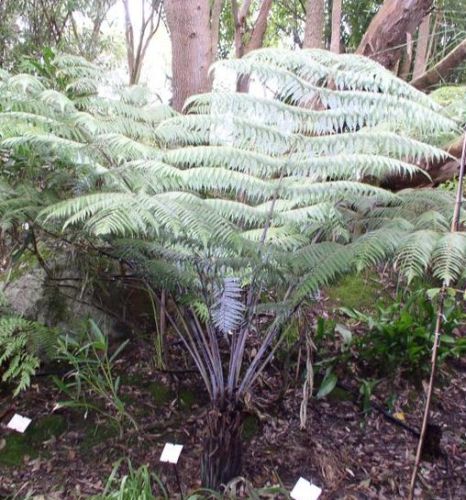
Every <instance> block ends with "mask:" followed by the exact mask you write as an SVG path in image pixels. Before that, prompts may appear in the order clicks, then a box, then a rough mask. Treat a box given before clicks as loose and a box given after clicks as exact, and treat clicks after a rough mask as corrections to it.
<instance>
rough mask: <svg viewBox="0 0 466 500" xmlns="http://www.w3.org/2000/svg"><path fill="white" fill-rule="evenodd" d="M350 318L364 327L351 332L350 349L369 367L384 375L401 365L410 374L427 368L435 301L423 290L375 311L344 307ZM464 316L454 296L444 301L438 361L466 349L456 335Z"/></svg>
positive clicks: (462, 341)
mask: <svg viewBox="0 0 466 500" xmlns="http://www.w3.org/2000/svg"><path fill="white" fill-rule="evenodd" d="M342 312H344V313H345V314H346V315H347V316H348V317H349V318H351V319H353V320H355V321H357V322H360V323H362V324H364V325H365V326H366V328H367V330H366V331H365V332H364V333H363V334H362V335H354V336H353V343H352V347H353V352H354V354H355V356H356V357H357V360H358V361H359V362H362V363H363V364H364V365H366V367H368V368H369V369H370V370H376V371H377V372H378V373H380V374H383V375H386V374H389V373H394V372H395V371H396V369H399V368H401V369H402V370H404V371H405V372H406V373H409V374H411V375H416V374H425V373H426V371H428V370H429V360H430V357H431V351H432V340H433V335H434V331H435V322H436V310H435V304H434V303H433V302H432V300H430V299H429V298H428V296H427V295H426V292H425V291H424V290H419V291H416V292H414V293H412V294H410V295H409V296H408V297H407V298H405V300H402V301H397V302H394V303H393V304H391V305H390V306H388V307H382V306H379V307H378V308H377V313H376V314H374V315H368V314H365V313H362V312H360V311H356V310H354V309H353V310H351V309H343V310H342ZM465 321H466V317H465V315H464V313H463V311H462V308H461V307H459V306H458V304H457V302H456V300H455V298H454V297H450V299H449V300H448V301H447V303H446V304H445V311H444V322H443V325H442V339H441V344H440V348H439V361H440V362H441V361H443V360H445V359H446V358H448V357H452V356H456V357H459V356H462V355H464V354H465V353H466V339H465V338H464V337H461V336H459V335H458V330H459V328H460V327H461V326H462V325H464V324H465Z"/></svg>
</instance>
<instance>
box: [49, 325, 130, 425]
mask: <svg viewBox="0 0 466 500" xmlns="http://www.w3.org/2000/svg"><path fill="white" fill-rule="evenodd" d="M127 343H128V341H126V342H123V343H122V344H121V345H120V346H119V347H118V348H117V349H116V350H115V351H114V352H113V353H110V352H109V342H108V338H107V337H106V336H105V335H104V334H103V333H102V331H101V330H100V328H99V327H98V326H97V324H96V323H95V322H94V321H92V320H90V321H89V328H88V329H87V330H86V337H85V339H84V342H81V341H79V340H78V339H75V338H72V337H71V336H70V335H67V336H65V337H62V338H61V340H60V343H59V348H58V354H57V358H58V359H59V360H60V361H62V362H64V363H66V364H67V365H70V366H71V371H70V372H69V373H68V374H67V375H66V376H65V377H64V378H63V379H59V378H57V377H55V383H56V384H57V386H58V387H59V389H60V390H61V391H62V392H63V393H64V394H66V395H67V396H68V397H69V398H70V400H67V401H61V402H60V403H59V405H60V406H61V407H68V408H85V409H86V410H89V409H90V410H95V411H97V412H98V413H100V414H101V415H103V416H104V417H106V418H109V419H111V420H112V421H113V422H115V423H116V424H117V426H118V428H119V429H120V434H122V433H123V428H124V424H125V423H126V422H129V423H130V424H131V425H132V426H134V427H135V428H137V423H136V421H135V420H134V418H133V417H132V416H131V415H130V413H129V412H128V411H127V409H126V405H125V403H124V401H123V400H122V399H121V397H120V377H119V376H115V374H114V366H115V362H116V360H117V359H118V357H119V355H120V353H121V351H122V350H123V349H124V348H125V346H126V345H127ZM99 403H100V404H99Z"/></svg>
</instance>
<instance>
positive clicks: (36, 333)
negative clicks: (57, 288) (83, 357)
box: [0, 316, 56, 396]
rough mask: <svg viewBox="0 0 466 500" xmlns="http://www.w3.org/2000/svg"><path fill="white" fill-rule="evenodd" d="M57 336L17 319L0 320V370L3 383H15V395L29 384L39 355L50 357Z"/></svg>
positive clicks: (42, 326) (48, 329)
mask: <svg viewBox="0 0 466 500" xmlns="http://www.w3.org/2000/svg"><path fill="white" fill-rule="evenodd" d="M55 342H56V334H55V332H54V331H52V330H51V329H50V328H47V327H46V326H44V325H42V324H40V323H37V322H35V321H28V320H26V319H24V318H21V317H18V316H3V317H2V318H0V371H1V372H2V381H3V382H8V383H13V384H16V386H15V389H14V392H13V394H14V395H15V396H17V395H18V394H19V393H20V392H21V391H23V390H24V389H27V388H28V387H29V386H30V384H31V377H32V376H33V375H34V374H35V373H36V370H37V368H38V367H39V365H40V354H41V352H42V353H44V354H45V353H47V354H49V355H50V354H51V352H52V350H53V346H54V344H55Z"/></svg>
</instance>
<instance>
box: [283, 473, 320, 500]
mask: <svg viewBox="0 0 466 500" xmlns="http://www.w3.org/2000/svg"><path fill="white" fill-rule="evenodd" d="M321 493H322V489H321V488H319V487H318V486H316V485H315V484H312V483H310V482H309V481H308V480H307V479H304V478H303V477H300V478H299V479H298V482H297V483H296V484H295V486H294V488H293V489H292V490H291V493H290V496H291V498H294V500H317V499H318V498H319V497H320V495H321Z"/></svg>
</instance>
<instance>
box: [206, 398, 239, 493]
mask: <svg viewBox="0 0 466 500" xmlns="http://www.w3.org/2000/svg"><path fill="white" fill-rule="evenodd" d="M241 427H242V412H241V410H240V408H239V407H238V405H237V404H236V403H234V402H230V401H222V402H217V403H213V406H212V409H211V411H210V412H209V413H208V415H207V422H206V431H207V435H206V438H205V442H204V449H203V454H202V458H201V479H202V485H203V486H204V487H206V488H210V489H213V490H218V489H219V487H220V486H221V485H222V484H227V483H228V482H229V481H230V480H231V479H233V478H235V477H237V476H239V474H240V472H241V456H242V443H241Z"/></svg>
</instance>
